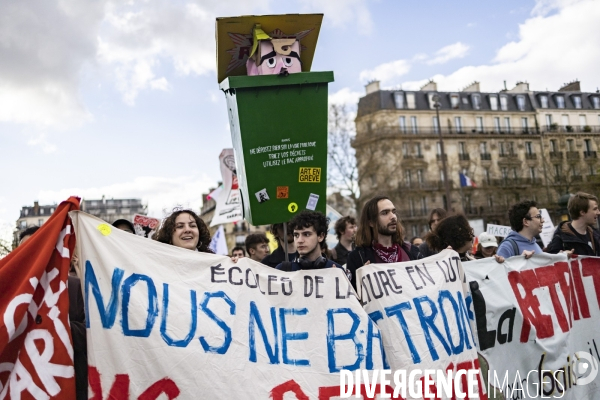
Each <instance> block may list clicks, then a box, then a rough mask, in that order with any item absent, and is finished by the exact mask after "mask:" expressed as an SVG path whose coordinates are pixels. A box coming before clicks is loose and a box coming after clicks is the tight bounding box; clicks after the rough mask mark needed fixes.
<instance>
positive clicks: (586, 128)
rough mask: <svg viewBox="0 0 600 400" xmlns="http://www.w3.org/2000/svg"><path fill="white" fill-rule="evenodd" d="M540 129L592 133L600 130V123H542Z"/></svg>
mask: <svg viewBox="0 0 600 400" xmlns="http://www.w3.org/2000/svg"><path fill="white" fill-rule="evenodd" d="M541 129H543V130H545V131H546V132H561V133H592V132H600V125H583V126H581V125H579V126H575V125H558V124H552V125H544V126H543V127H542V128H541Z"/></svg>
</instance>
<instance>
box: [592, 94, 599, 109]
mask: <svg viewBox="0 0 600 400" xmlns="http://www.w3.org/2000/svg"><path fill="white" fill-rule="evenodd" d="M592 104H593V105H594V108H595V109H596V110H598V109H600V97H598V96H594V97H592Z"/></svg>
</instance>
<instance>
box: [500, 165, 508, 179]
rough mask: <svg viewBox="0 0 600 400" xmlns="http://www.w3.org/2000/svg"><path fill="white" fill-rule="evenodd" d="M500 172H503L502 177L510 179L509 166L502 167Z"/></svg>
mask: <svg viewBox="0 0 600 400" xmlns="http://www.w3.org/2000/svg"><path fill="white" fill-rule="evenodd" d="M500 172H501V173H502V179H504V180H506V179H508V168H507V167H502V168H500Z"/></svg>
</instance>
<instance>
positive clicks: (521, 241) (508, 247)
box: [496, 231, 542, 258]
mask: <svg viewBox="0 0 600 400" xmlns="http://www.w3.org/2000/svg"><path fill="white" fill-rule="evenodd" d="M511 240H512V241H514V242H515V243H516V245H517V248H518V249H519V252H518V253H517V254H515V251H514V249H513V245H512V243H511ZM524 250H527V251H531V250H533V251H534V252H535V253H542V249H541V248H540V246H538V244H537V243H536V241H535V238H533V239H531V240H529V239H527V238H526V237H525V236H523V235H521V234H520V233H518V232H515V231H511V232H510V233H509V234H508V236H507V237H506V239H504V240H503V241H502V243H500V246H498V251H497V252H496V254H498V255H499V256H502V257H504V258H509V257H512V256H520V255H521V254H523V251H524Z"/></svg>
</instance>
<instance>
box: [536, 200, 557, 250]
mask: <svg viewBox="0 0 600 400" xmlns="http://www.w3.org/2000/svg"><path fill="white" fill-rule="evenodd" d="M540 214H542V218H544V225H542V233H540V238H541V239H542V243H544V246H548V245H549V244H550V242H551V241H552V236H554V231H555V230H556V228H555V227H554V224H553V223H552V218H550V214H548V210H546V209H545V208H541V209H540Z"/></svg>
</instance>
